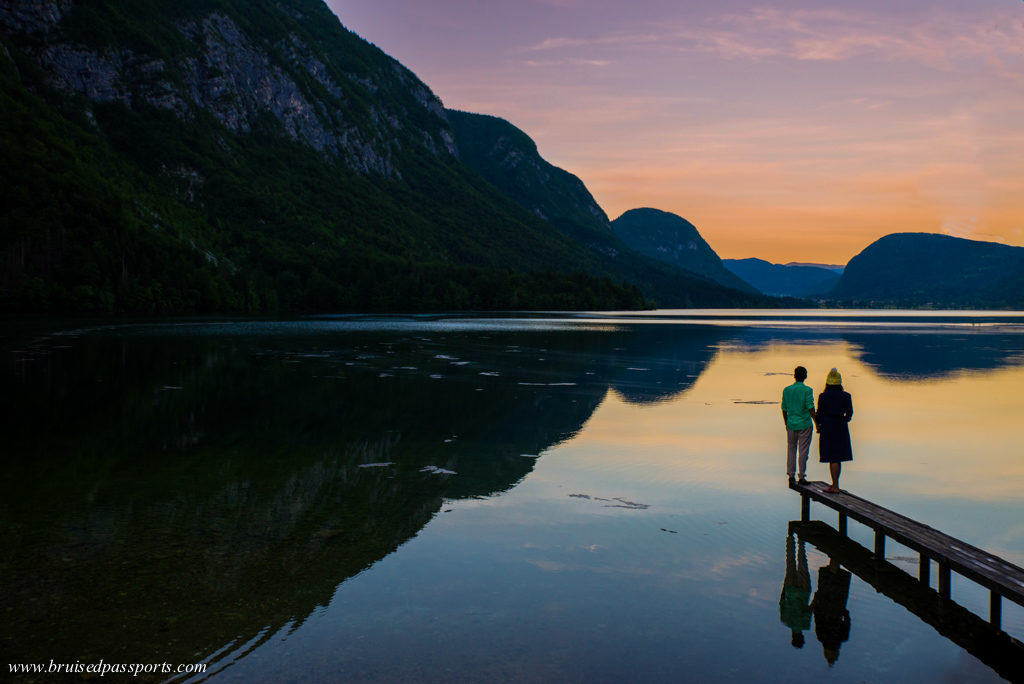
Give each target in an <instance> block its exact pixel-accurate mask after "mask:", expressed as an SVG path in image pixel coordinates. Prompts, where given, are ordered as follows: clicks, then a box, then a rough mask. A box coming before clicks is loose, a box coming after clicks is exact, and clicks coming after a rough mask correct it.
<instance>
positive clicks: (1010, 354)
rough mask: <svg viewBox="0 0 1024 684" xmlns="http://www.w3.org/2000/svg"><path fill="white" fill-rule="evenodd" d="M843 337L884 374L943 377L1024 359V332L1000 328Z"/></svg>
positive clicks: (905, 376) (987, 369) (927, 377)
mask: <svg viewBox="0 0 1024 684" xmlns="http://www.w3.org/2000/svg"><path fill="white" fill-rule="evenodd" d="M843 339H845V340H846V341H848V342H850V343H851V344H853V345H856V346H857V347H859V348H860V350H861V352H860V356H861V360H862V361H863V362H864V363H865V364H867V365H868V366H871V367H872V368H874V369H875V371H876V372H877V373H878V374H879V375H881V376H884V377H888V378H896V379H904V380H924V379H929V378H942V377H946V376H950V375H954V374H956V373H960V372H964V371H968V372H984V371H991V370H998V369H1000V368H1005V367H1008V366H1018V365H1021V364H1022V363H1024V335H1020V334H1017V335H1010V334H1005V333H996V332H975V333H967V332H927V333H890V334H885V333H874V334H872V333H853V334H847V333H844V334H843Z"/></svg>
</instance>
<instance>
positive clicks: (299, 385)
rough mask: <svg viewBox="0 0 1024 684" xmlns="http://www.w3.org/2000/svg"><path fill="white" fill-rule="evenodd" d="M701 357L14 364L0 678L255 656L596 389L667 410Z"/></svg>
mask: <svg viewBox="0 0 1024 684" xmlns="http://www.w3.org/2000/svg"><path fill="white" fill-rule="evenodd" d="M659 327H660V326H659ZM717 339H718V338H717V336H716V335H715V334H714V333H709V332H707V331H704V332H694V329H692V328H685V329H684V328H676V330H675V331H674V332H671V331H666V330H662V331H653V330H647V329H644V328H643V326H641V330H640V331H639V333H638V334H636V335H633V334H631V333H630V332H629V331H628V330H621V329H620V330H616V331H608V332H602V333H598V334H595V333H593V332H587V333H582V334H581V333H578V332H569V331H548V332H544V333H522V332H521V333H487V334H485V333H472V334H462V335H459V336H457V337H456V336H452V335H440V334H429V335H424V336H417V335H415V334H409V335H405V336H399V335H382V334H379V333H376V334H375V333H361V334H355V333H353V334H347V335H344V336H339V335H333V336H328V335H320V336H310V337H306V338H300V337H297V336H295V335H288V336H282V337H267V336H234V337H200V336H188V335H181V336H176V337H157V336H149V337H147V336H124V337H115V336H110V337H104V336H102V335H91V336H85V337H82V338H71V339H70V341H69V344H68V343H54V342H53V341H52V340H51V341H50V342H49V343H47V344H45V345H41V346H37V347H35V348H34V349H32V348H28V349H26V350H24V351H22V352H20V353H19V354H17V355H15V360H14V361H13V362H9V363H7V366H6V370H5V372H4V374H3V375H2V376H0V379H2V382H3V383H4V385H6V386H5V387H4V389H5V392H4V395H5V396H6V397H7V399H6V400H5V404H4V405H3V406H2V407H0V408H2V409H3V412H4V415H5V417H6V419H7V421H8V424H7V425H6V426H5V433H6V435H7V445H8V449H7V451H8V453H9V454H10V455H11V456H12V458H9V459H8V460H9V461H10V465H9V467H8V477H7V478H6V479H5V484H4V486H3V490H2V491H0V494H2V503H0V514H2V519H3V520H4V521H5V525H4V527H3V528H0V542H2V544H3V548H4V556H3V565H2V570H3V572H2V577H3V578H4V579H3V584H4V587H3V589H4V595H5V597H6V598H7V599H8V605H9V606H12V610H11V611H9V612H8V613H7V614H6V620H5V623H4V627H3V634H2V639H0V643H2V644H3V648H4V649H5V650H7V651H8V652H10V653H11V655H10V658H11V659H14V652H15V651H16V652H17V654H18V658H17V659H16V660H18V661H22V660H25V661H31V660H38V661H40V662H45V661H46V660H47V659H49V658H53V659H55V660H56V661H58V662H60V661H61V659H62V658H63V659H64V660H65V661H66V662H75V661H76V660H79V661H86V662H89V661H95V660H98V659H99V658H104V659H105V660H107V661H116V660H123V661H125V662H133V661H137V660H138V659H140V658H144V659H145V660H154V661H158V660H165V661H167V662H182V663H184V662H191V661H193V660H195V659H196V655H195V654H197V653H199V654H203V657H205V656H206V655H207V654H211V653H213V652H214V651H216V650H218V649H220V648H222V647H223V646H224V645H225V643H228V644H230V643H231V642H232V641H233V642H234V643H235V646H239V645H241V644H243V643H245V642H246V641H248V640H250V639H253V638H256V637H257V636H259V635H262V636H263V638H269V636H270V635H271V634H273V633H274V632H275V631H276V630H277V629H279V628H280V627H282V626H285V625H288V624H294V623H296V622H301V621H302V620H304V619H305V617H306V616H308V615H309V614H310V612H311V611H312V610H314V609H315V608H316V606H319V605H324V604H326V603H327V602H328V601H329V600H330V598H331V596H332V594H333V592H334V590H335V588H336V587H337V585H338V584H339V583H340V582H342V581H344V580H345V579H346V578H348V577H351V576H353V575H355V574H357V573H358V572H360V571H362V570H363V569H365V568H366V567H368V566H369V565H371V564H373V563H374V562H376V561H377V560H379V559H380V558H383V557H384V556H386V555H388V554H389V553H391V552H392V551H394V550H395V549H397V548H398V547H399V546H400V545H401V544H403V543H404V542H405V541H407V540H408V539H410V538H411V537H413V536H415V535H416V534H417V533H418V532H419V530H420V529H422V527H423V526H424V525H425V524H426V523H427V522H428V521H429V520H430V519H431V518H432V517H433V516H434V515H436V514H438V512H439V511H440V510H441V509H442V507H443V502H444V500H445V499H446V498H448V499H451V498H462V497H473V496H484V495H489V494H493V493H496V492H500V491H503V490H506V489H508V488H510V487H512V486H514V485H515V484H516V483H517V482H518V481H519V480H521V479H522V478H523V477H524V476H525V475H526V474H527V473H529V472H530V470H531V469H532V468H533V466H534V465H535V463H536V456H537V455H538V454H540V453H541V452H543V451H544V450H545V449H547V448H549V447H550V446H551V445H553V444H556V443H558V442H560V441H563V440H565V439H568V438H570V437H571V436H572V435H574V434H575V433H576V432H577V431H578V430H579V429H580V428H581V427H582V425H583V424H584V423H585V422H586V420H587V419H588V418H589V417H590V415H591V414H592V413H593V411H594V410H595V409H596V408H597V406H598V405H599V404H600V403H601V401H602V400H603V398H604V396H605V394H606V392H607V390H608V388H609V386H614V387H615V388H616V389H617V390H618V391H620V392H621V393H622V394H623V395H624V396H625V397H626V398H627V399H628V400H631V401H654V400H659V399H663V398H666V397H669V396H672V395H673V394H674V393H678V392H680V391H683V390H685V389H686V388H687V387H689V385H690V384H691V383H692V382H693V380H694V379H695V377H696V376H697V375H699V373H700V371H701V370H702V369H703V368H704V366H705V365H706V364H707V362H708V360H710V357H711V351H710V350H709V347H710V346H711V345H713V344H715V342H716V341H717ZM65 346H68V347H69V348H61V347H65ZM640 367H643V368H648V369H650V370H648V371H645V372H644V373H643V374H642V375H639V376H638V377H634V376H633V375H631V374H633V373H639V372H638V371H631V370H630V369H631V368H640ZM445 471H451V472H454V473H456V474H454V475H451V474H448V473H447V472H445ZM42 502H45V504H44V503H42ZM12 661H13V660H12Z"/></svg>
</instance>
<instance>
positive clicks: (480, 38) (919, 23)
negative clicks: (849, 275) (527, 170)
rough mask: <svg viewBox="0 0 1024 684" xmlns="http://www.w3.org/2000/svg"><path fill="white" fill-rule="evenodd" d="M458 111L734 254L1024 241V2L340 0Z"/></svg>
mask: <svg viewBox="0 0 1024 684" xmlns="http://www.w3.org/2000/svg"><path fill="white" fill-rule="evenodd" d="M328 5H329V6H330V7H331V8H332V9H333V10H334V11H335V13H336V14H337V15H338V16H339V18H340V19H341V21H342V23H343V24H344V25H345V26H346V27H348V28H349V29H351V30H353V31H355V32H356V33H358V34H359V35H361V36H363V37H364V38H366V39H367V40H369V41H370V42H372V43H374V44H376V45H377V46H379V47H380V48H382V49H383V50H384V51H385V52H387V53H388V54H390V55H392V56H393V57H395V58H396V59H398V60H399V61H401V62H402V63H403V64H405V65H406V66H407V67H409V68H410V69H412V71H414V72H415V73H416V74H417V75H418V76H419V77H420V78H421V79H423V81H425V82H426V83H427V85H429V86H430V87H431V89H433V90H434V92H435V93H436V94H437V95H438V96H440V98H441V99H442V100H443V101H444V103H445V105H446V106H448V107H451V108H455V109H463V110H468V111H473V112H480V113H485V114H494V115H497V116H501V117H504V118H506V119H508V120H509V121H511V122H512V123H513V124H515V125H516V126H518V127H519V128H521V129H523V130H524V131H525V132H526V133H527V134H528V135H530V136H531V137H532V138H533V139H534V140H535V141H536V142H537V145H538V148H539V150H540V153H541V154H542V155H543V156H544V157H545V158H546V159H547V160H548V161H550V162H551V163H553V164H555V165H557V166H560V167H562V168H564V169H566V170H568V171H570V172H572V173H574V174H576V175H577V176H579V177H580V178H581V179H582V180H583V182H584V183H586V185H587V187H588V188H589V189H590V191H591V192H592V193H593V194H594V197H595V198H596V199H597V201H598V202H599V203H600V204H601V206H602V207H603V208H604V209H605V211H607V212H608V214H609V216H610V217H611V218H615V217H617V216H618V215H620V214H621V213H622V212H624V211H626V210H627V209H632V208H634V207H643V206H649V207H656V208H659V209H664V210H666V211H672V212H675V213H677V214H679V215H681V216H684V217H686V218H688V219H689V220H691V221H693V222H694V224H696V226H697V228H698V229H699V230H700V231H701V234H702V235H703V236H704V237H705V239H707V241H708V242H709V243H710V244H711V246H712V247H713V248H714V249H715V250H716V251H717V252H718V254H719V255H720V256H722V257H723V258H742V257H750V256H757V257H761V258H764V259H769V260H771V261H776V262H788V261H817V262H827V263H846V261H848V260H849V259H850V258H851V257H853V256H854V255H856V254H857V252H859V251H860V250H861V249H863V248H864V247H866V246H867V245H868V244H869V243H870V242H871V241H873V240H875V239H876V238H878V237H881V236H882V235H885V234H887V233H892V232H899V231H921V232H943V233H948V234H951V235H956V236H959V237H971V238H974V239H979V240H993V241H999V242H1006V243H1008V244H1014V245H1024V2H1021V1H1020V0H971V1H970V2H963V1H961V2H953V1H952V0H930V1H928V2H924V1H921V0H900V1H899V2H898V3H897V2H891V0H890V1H889V2H878V1H876V0H865V1H863V2H859V3H839V2H834V1H833V0H814V1H812V0H786V1H782V2H764V3H757V2H739V1H734V0H722V1H718V2H706V1H702V2H695V1H686V0H682V1H681V0H675V1H674V2H670V1H668V0H631V1H630V2H623V1H621V0H619V1H615V2H613V1H611V0H514V1H513V0H416V1H414V0H328Z"/></svg>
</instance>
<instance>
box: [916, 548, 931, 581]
mask: <svg viewBox="0 0 1024 684" xmlns="http://www.w3.org/2000/svg"><path fill="white" fill-rule="evenodd" d="M919 566H920V567H919V570H918V572H917V576H918V578H919V579H920V580H921V581H922V582H923V583H924V586H926V587H928V586H931V583H932V562H931V561H930V560H929V559H928V556H926V555H924V554H923V553H922V554H921V562H920V564H919Z"/></svg>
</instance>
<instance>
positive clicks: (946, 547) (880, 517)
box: [789, 482, 1024, 606]
mask: <svg viewBox="0 0 1024 684" xmlns="http://www.w3.org/2000/svg"><path fill="white" fill-rule="evenodd" d="M827 486H828V485H826V484H825V483H824V482H808V483H807V484H804V485H801V484H798V483H796V482H790V484H789V487H790V489H793V490H794V491H796V492H798V493H800V495H801V496H802V497H805V499H813V500H814V501H816V502H818V503H821V504H824V505H825V506H828V507H829V508H832V509H834V510H836V511H838V512H839V513H840V515H844V516H847V517H850V518H853V519H854V520H856V521H857V522H860V523H861V524H863V525H865V526H867V527H869V528H871V529H873V530H875V531H876V533H879V532H880V533H881V534H884V535H885V536H886V537H889V538H891V539H893V540H894V541H897V542H899V543H900V544H903V545H904V546H906V547H908V548H911V549H914V550H915V551H917V552H918V553H920V554H922V555H924V556H927V557H928V558H929V559H931V560H934V561H936V562H937V563H939V565H940V571H939V573H940V574H939V577H940V582H941V579H942V576H943V566H946V567H948V568H950V569H952V570H954V571H956V572H957V573H958V574H960V575H963V576H964V577H967V578H969V579H971V580H973V581H975V582H977V583H978V584H980V585H982V586H983V587H985V588H987V589H989V590H991V591H995V592H997V593H999V594H1000V595H1002V596H1004V597H1006V598H1008V599H1010V600H1012V601H1014V602H1015V603H1018V604H1020V605H1022V606H1024V569H1022V568H1020V567H1019V566H1017V565H1014V564H1013V563H1010V562H1008V561H1006V560H1004V559H1002V558H999V557H998V556H994V555H992V554H991V553H988V552H987V551H985V550H983V549H979V548H977V547H976V546H972V545H971V544H968V543H967V542H964V541H962V540H960V539H957V538H956V537H951V536H950V535H948V534H946V533H944V532H940V531H939V530H936V529H935V528H933V527H929V526H928V525H925V524H924V523H920V522H917V521H916V520H913V519H911V518H908V517H906V516H904V515H900V514H899V513H896V512H895V511H892V510H889V509H888V508H884V507H882V506H879V505H878V504H876V503H873V502H871V501H868V500H867V499H862V498H861V497H859V496H856V495H854V494H850V493H849V492H845V491H844V492H840V493H838V494H831V493H828V492H826V491H825V488H826V487H827ZM805 517H806V516H805ZM881 548H884V544H883V545H882V546H881Z"/></svg>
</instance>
